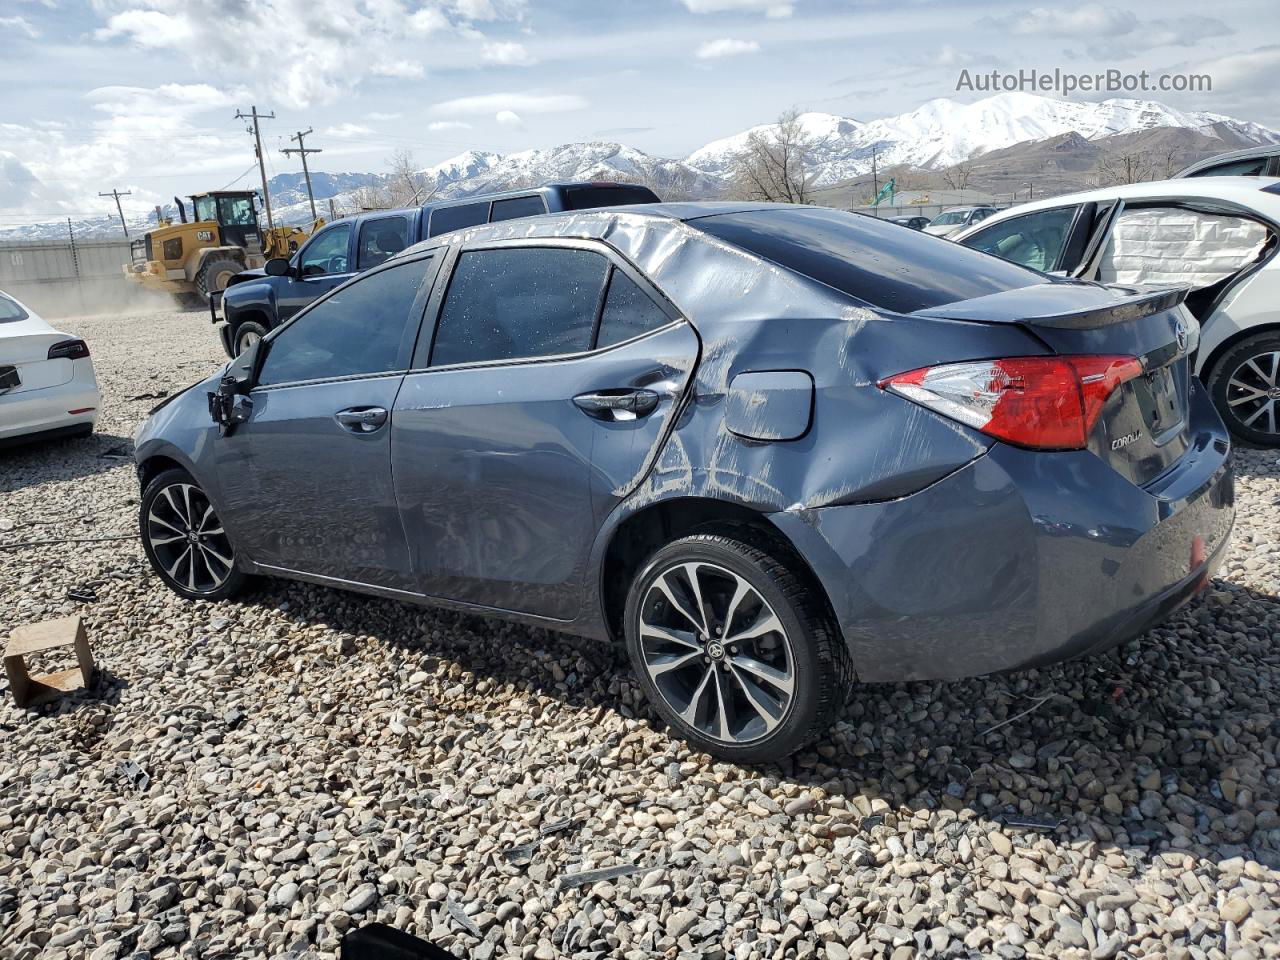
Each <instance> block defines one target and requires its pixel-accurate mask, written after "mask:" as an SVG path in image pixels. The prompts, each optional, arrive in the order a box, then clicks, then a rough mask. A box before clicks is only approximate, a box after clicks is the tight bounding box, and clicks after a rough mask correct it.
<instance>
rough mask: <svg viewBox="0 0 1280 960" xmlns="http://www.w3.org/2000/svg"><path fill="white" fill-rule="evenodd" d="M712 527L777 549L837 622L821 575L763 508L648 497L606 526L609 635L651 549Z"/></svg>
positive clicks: (604, 613)
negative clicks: (622, 516) (608, 530)
mask: <svg viewBox="0 0 1280 960" xmlns="http://www.w3.org/2000/svg"><path fill="white" fill-rule="evenodd" d="M709 529H717V530H720V531H724V532H730V533H731V532H733V531H738V532H740V533H746V534H748V535H749V537H750V539H749V540H746V541H745V542H748V543H750V544H751V545H753V546H756V547H758V548H761V549H770V548H771V549H772V551H777V552H779V553H780V554H781V556H779V559H780V560H783V561H785V562H786V563H788V564H789V565H793V566H794V569H795V570H796V571H798V573H799V575H800V577H801V578H803V579H804V580H805V581H806V583H807V584H808V586H809V588H810V589H811V590H813V591H814V596H815V597H816V598H817V601H818V602H819V603H820V604H821V605H822V606H823V608H824V610H825V612H826V613H827V614H828V615H829V616H830V617H831V622H832V623H833V624H837V623H838V621H837V620H836V618H835V613H834V608H833V606H832V604H831V598H830V597H829V596H828V594H827V591H826V588H825V587H824V586H823V584H822V581H821V579H820V578H819V577H818V576H817V574H816V572H815V571H814V569H813V568H812V566H810V564H809V562H808V561H807V560H806V559H805V558H804V556H803V554H801V552H800V551H799V550H798V549H797V548H796V546H795V544H793V543H792V542H791V540H790V539H789V538H788V537H787V536H786V534H784V533H783V532H782V531H781V530H779V529H778V527H777V526H775V525H774V524H772V523H770V522H769V520H768V518H767V517H766V516H765V514H764V513H762V512H760V511H759V510H755V509H752V508H751V507H748V506H744V505H743V504H740V503H735V502H733V501H730V500H721V499H717V498H715V497H700V496H680V497H672V498H669V499H666V500H659V501H657V502H654V503H649V504H646V505H644V506H643V507H640V508H638V509H636V510H635V511H634V512H632V513H630V514H629V515H627V516H626V517H624V518H623V519H621V520H620V521H619V522H618V523H617V524H616V525H615V526H614V527H613V529H612V530H611V531H610V533H609V535H608V540H607V543H606V545H605V547H604V550H603V553H602V555H601V561H600V564H599V566H598V597H599V605H600V616H601V619H602V621H603V623H604V626H605V630H606V632H607V635H608V636H609V638H610V639H612V640H614V641H619V640H621V639H622V636H623V630H622V619H623V612H624V608H625V606H626V600H627V592H628V590H629V589H630V586H631V581H632V578H633V577H634V576H635V575H636V574H637V573H639V571H640V569H641V568H642V567H643V566H644V563H645V561H646V560H647V559H648V558H649V557H651V556H652V555H653V554H654V552H655V551H656V550H658V549H660V548H661V547H663V546H665V545H666V544H668V543H670V542H671V541H673V540H678V539H679V538H681V537H684V536H688V535H689V534H691V533H695V532H705V531H707V530H709Z"/></svg>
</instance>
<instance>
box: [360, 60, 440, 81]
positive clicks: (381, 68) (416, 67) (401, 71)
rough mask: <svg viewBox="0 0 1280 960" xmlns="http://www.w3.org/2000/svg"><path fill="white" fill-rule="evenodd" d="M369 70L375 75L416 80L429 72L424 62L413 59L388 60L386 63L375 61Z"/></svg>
mask: <svg viewBox="0 0 1280 960" xmlns="http://www.w3.org/2000/svg"><path fill="white" fill-rule="evenodd" d="M369 72H370V73H372V74H373V75H374V76H375V77H400V78H401V79H407V80H416V79H417V78H419V77H423V76H426V73H427V71H426V70H425V69H424V68H423V66H422V64H420V63H416V62H415V61H413V60H388V61H387V62H386V63H375V64H372V65H371V66H370V67H369Z"/></svg>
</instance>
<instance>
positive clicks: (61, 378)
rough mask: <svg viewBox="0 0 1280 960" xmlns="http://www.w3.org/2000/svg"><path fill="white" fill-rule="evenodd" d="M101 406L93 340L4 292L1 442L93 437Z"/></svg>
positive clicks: (0, 311)
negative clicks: (64, 330) (53, 324)
mask: <svg viewBox="0 0 1280 960" xmlns="http://www.w3.org/2000/svg"><path fill="white" fill-rule="evenodd" d="M101 406H102V398H101V395H100V394H99V393H98V380H97V378H96V377H95V376H94V373H93V361H92V360H90V359H89V346H88V344H86V343H85V342H84V341H83V340H80V339H78V338H76V337H73V336H71V335H70V334H67V333H62V332H61V331H59V330H55V329H54V328H53V327H51V326H49V324H48V323H47V322H46V321H45V320H43V319H41V318H40V317H39V316H37V315H36V314H35V313H33V312H32V311H31V310H28V309H27V308H26V307H25V306H23V305H22V304H21V303H19V302H18V301H17V300H15V299H14V298H13V297H11V296H9V295H8V294H6V293H3V292H0V445H9V444H11V443H14V442H26V441H28V440H39V439H44V438H53V437H65V436H88V435H89V434H91V433H92V432H93V424H94V421H95V420H97V418H98V410H99V408H100V407H101Z"/></svg>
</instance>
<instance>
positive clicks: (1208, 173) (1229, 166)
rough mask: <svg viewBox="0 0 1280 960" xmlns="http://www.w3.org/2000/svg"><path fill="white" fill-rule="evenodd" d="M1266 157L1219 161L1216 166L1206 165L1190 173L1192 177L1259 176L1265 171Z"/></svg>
mask: <svg viewBox="0 0 1280 960" xmlns="http://www.w3.org/2000/svg"><path fill="white" fill-rule="evenodd" d="M1267 159H1268V158H1267V157H1254V158H1252V159H1251V160H1236V161H1235V162H1233V163H1220V164H1218V165H1217V166H1216V167H1206V168H1205V169H1204V170H1197V171H1196V172H1195V173H1193V174H1191V176H1193V177H1261V176H1262V175H1263V174H1265V173H1266V172H1267Z"/></svg>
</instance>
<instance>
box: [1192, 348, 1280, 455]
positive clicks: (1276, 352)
mask: <svg viewBox="0 0 1280 960" xmlns="http://www.w3.org/2000/svg"><path fill="white" fill-rule="evenodd" d="M1272 364H1275V366H1274V367H1273V366H1272ZM1268 380H1270V383H1268V382H1267V381H1268ZM1205 384H1206V386H1207V387H1208V389H1209V396H1210V397H1211V398H1212V399H1213V405H1214V406H1215V407H1217V409H1218V413H1219V415H1220V416H1221V417H1222V420H1223V422H1224V423H1225V424H1226V425H1227V429H1228V430H1230V431H1231V434H1232V436H1234V437H1236V438H1238V439H1240V440H1243V441H1245V442H1246V443H1251V444H1254V445H1256V446H1259V447H1276V446H1280V333H1276V332H1274V331H1272V332H1266V333H1256V334H1254V335H1253V336H1250V337H1245V338H1244V339H1243V340H1241V341H1240V342H1239V343H1236V344H1234V345H1233V346H1232V347H1231V348H1230V349H1228V350H1227V352H1226V353H1224V354H1223V355H1222V356H1221V357H1219V358H1218V361H1217V363H1215V364H1214V365H1213V370H1211V371H1210V372H1209V376H1208V379H1207V380H1206V381H1205ZM1255 415H1256V417H1255ZM1247 420H1252V422H1249V423H1246V421H1247ZM1260 428H1261V429H1260Z"/></svg>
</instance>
